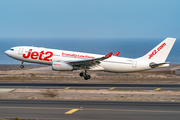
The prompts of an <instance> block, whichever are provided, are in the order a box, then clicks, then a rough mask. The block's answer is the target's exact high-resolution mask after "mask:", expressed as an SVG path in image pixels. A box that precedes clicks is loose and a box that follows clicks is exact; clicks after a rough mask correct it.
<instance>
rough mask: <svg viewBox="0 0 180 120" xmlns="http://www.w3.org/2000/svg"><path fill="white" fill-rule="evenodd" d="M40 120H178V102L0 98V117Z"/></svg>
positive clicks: (179, 108) (179, 111)
mask: <svg viewBox="0 0 180 120" xmlns="http://www.w3.org/2000/svg"><path fill="white" fill-rule="evenodd" d="M15 117H18V118H21V119H41V120H42V119H43V120H110V119H112V120H120V119H121V120H179V119H180V103H179V102H123V101H121V102H112V101H111V102H110V101H65V100H64V101H63V100H3V99H1V100H0V118H4V119H12V118H15Z"/></svg>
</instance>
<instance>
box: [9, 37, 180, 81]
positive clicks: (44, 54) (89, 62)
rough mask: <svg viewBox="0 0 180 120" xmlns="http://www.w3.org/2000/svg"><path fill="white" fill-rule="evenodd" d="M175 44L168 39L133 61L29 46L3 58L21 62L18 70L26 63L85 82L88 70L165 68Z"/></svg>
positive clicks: (119, 71)
mask: <svg viewBox="0 0 180 120" xmlns="http://www.w3.org/2000/svg"><path fill="white" fill-rule="evenodd" d="M175 41H176V38H170V37H168V38H166V39H165V40H164V41H162V42H161V43H160V44H158V45H157V46H156V47H155V48H153V49H152V50H151V51H149V52H148V53H147V54H145V55H144V56H142V57H139V58H135V59H132V58H124V57H118V54H119V52H117V53H116V54H115V55H114V56H113V53H112V52H110V53H109V54H107V55H99V54H90V53H82V52H74V51H66V50H57V49H49V48H43V47H33V46H17V47H12V48H11V49H10V50H6V51H5V54H6V55H8V56H9V57H11V58H14V59H16V60H19V61H21V65H20V67H21V68H24V65H23V62H30V63H40V64H46V65H51V66H52V70H54V71H73V70H81V73H80V74H79V76H80V77H84V79H85V80H88V79H90V78H91V76H90V75H89V74H88V73H87V71H90V70H93V71H105V72H117V73H126V72H137V71H144V70H151V69H154V68H160V67H168V66H169V64H170V63H169V62H165V61H166V58H167V56H168V55H169V52H170V51H171V48H172V47H173V45H174V43H175Z"/></svg>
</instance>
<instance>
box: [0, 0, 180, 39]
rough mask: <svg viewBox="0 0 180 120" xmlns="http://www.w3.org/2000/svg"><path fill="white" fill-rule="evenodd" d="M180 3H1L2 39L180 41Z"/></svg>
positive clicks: (138, 0)
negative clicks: (164, 39)
mask: <svg viewBox="0 0 180 120" xmlns="http://www.w3.org/2000/svg"><path fill="white" fill-rule="evenodd" d="M179 5H180V0H0V38H30V39H32V38H88V39H91V38H108V39H114V38H166V37H175V38H180V7H179Z"/></svg>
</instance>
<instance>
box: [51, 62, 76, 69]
mask: <svg viewBox="0 0 180 120" xmlns="http://www.w3.org/2000/svg"><path fill="white" fill-rule="evenodd" d="M52 69H53V70H55V71H72V70H73V66H72V65H69V64H67V63H65V62H53V64H52Z"/></svg>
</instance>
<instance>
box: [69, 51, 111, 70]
mask: <svg viewBox="0 0 180 120" xmlns="http://www.w3.org/2000/svg"><path fill="white" fill-rule="evenodd" d="M112 54H113V53H112V52H110V53H109V54H107V55H105V56H103V57H100V58H94V59H85V60H71V61H66V62H67V63H68V64H70V65H73V66H80V67H81V68H84V69H90V67H93V66H95V65H98V64H100V63H101V62H100V61H103V60H105V59H108V58H110V57H111V56H112Z"/></svg>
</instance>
